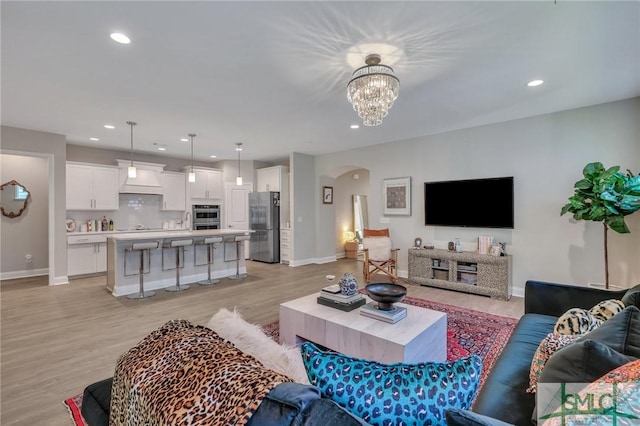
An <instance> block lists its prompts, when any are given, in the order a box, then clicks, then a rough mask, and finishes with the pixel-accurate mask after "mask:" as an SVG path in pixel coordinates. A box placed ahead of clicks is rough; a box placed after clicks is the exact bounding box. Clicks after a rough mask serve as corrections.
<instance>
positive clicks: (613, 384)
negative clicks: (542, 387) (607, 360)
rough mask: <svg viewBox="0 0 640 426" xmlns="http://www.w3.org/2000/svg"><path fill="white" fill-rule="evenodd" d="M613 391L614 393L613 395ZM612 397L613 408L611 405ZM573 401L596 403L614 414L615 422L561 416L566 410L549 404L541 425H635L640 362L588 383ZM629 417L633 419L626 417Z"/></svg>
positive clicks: (638, 413)
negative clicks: (615, 415) (615, 414)
mask: <svg viewBox="0 0 640 426" xmlns="http://www.w3.org/2000/svg"><path fill="white" fill-rule="evenodd" d="M614 392H615V393H614ZM614 394H615V401H616V404H615V407H614V406H612V404H611V403H612V402H613V401H614V398H612V395H614ZM576 400H579V401H589V400H592V401H597V402H598V404H599V405H600V404H602V405H600V407H599V408H604V409H611V411H612V412H615V413H617V415H618V417H617V421H614V420H613V418H612V417H610V416H607V417H603V416H598V417H594V416H593V415H586V416H585V415H580V414H576V415H566V414H565V415H563V411H564V410H566V408H560V407H558V408H557V409H555V410H554V408H555V407H556V406H558V404H557V403H555V404H553V405H551V406H550V407H548V408H547V410H546V411H545V412H544V413H542V417H543V418H544V417H546V418H547V420H546V421H545V422H544V423H542V426H561V425H565V424H567V425H568V424H614V423H617V424H620V425H627V424H629V425H631V424H637V423H638V419H640V411H639V410H640V408H639V407H640V360H636V361H631V362H629V363H627V364H624V365H623V366H621V367H619V368H617V369H615V370H613V371H610V372H609V373H607V374H605V375H604V376H603V377H601V378H599V379H598V380H596V381H595V382H592V383H590V384H589V385H587V386H586V387H585V388H584V389H582V390H581V391H580V392H578V396H577V397H576ZM627 415H630V416H632V417H626V416H627Z"/></svg>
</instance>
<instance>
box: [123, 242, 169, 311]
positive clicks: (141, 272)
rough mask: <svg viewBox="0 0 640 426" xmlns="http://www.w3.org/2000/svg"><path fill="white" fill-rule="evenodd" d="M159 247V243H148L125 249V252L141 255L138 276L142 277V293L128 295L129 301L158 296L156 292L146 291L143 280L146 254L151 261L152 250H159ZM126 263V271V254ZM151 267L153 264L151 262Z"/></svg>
mask: <svg viewBox="0 0 640 426" xmlns="http://www.w3.org/2000/svg"><path fill="white" fill-rule="evenodd" d="M159 246H160V242H159V241H150V242H147V243H133V244H131V247H127V248H125V249H124V250H125V252H127V251H129V252H133V251H137V252H139V253H140V267H139V269H138V275H140V292H138V293H133V294H129V295H127V299H144V298H145V297H151V296H155V294H156V292H155V291H151V290H149V291H144V278H143V277H144V253H145V252H146V253H147V259H151V250H157V249H158V247H159ZM124 261H125V265H124V269H125V271H126V269H127V264H126V262H127V255H126V253H125V256H124ZM149 265H151V262H149ZM149 267H150V266H149Z"/></svg>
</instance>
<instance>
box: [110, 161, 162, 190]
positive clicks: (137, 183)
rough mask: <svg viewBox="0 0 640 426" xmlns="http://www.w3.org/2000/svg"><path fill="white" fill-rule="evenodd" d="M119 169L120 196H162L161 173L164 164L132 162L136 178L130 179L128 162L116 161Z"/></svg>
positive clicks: (129, 163) (129, 162)
mask: <svg viewBox="0 0 640 426" xmlns="http://www.w3.org/2000/svg"><path fill="white" fill-rule="evenodd" d="M117 161H118V166H119V167H120V193H121V194H157V195H162V184H161V182H162V180H161V179H162V171H163V170H164V166H165V165H164V164H155V163H143V162H140V161H134V162H133V165H134V166H136V177H135V178H130V177H129V176H128V174H127V168H128V167H129V165H131V161H130V160H117Z"/></svg>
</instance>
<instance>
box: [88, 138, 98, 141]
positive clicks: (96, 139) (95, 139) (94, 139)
mask: <svg viewBox="0 0 640 426" xmlns="http://www.w3.org/2000/svg"><path fill="white" fill-rule="evenodd" d="M89 140H90V141H99V140H100V139H98V138H89Z"/></svg>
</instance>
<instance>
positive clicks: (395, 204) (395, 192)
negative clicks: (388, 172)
mask: <svg viewBox="0 0 640 426" xmlns="http://www.w3.org/2000/svg"><path fill="white" fill-rule="evenodd" d="M382 202H383V203H384V209H383V214H384V215H385V216H392V215H395V216H411V177H400V178H392V179H384V180H383V182H382Z"/></svg>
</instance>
